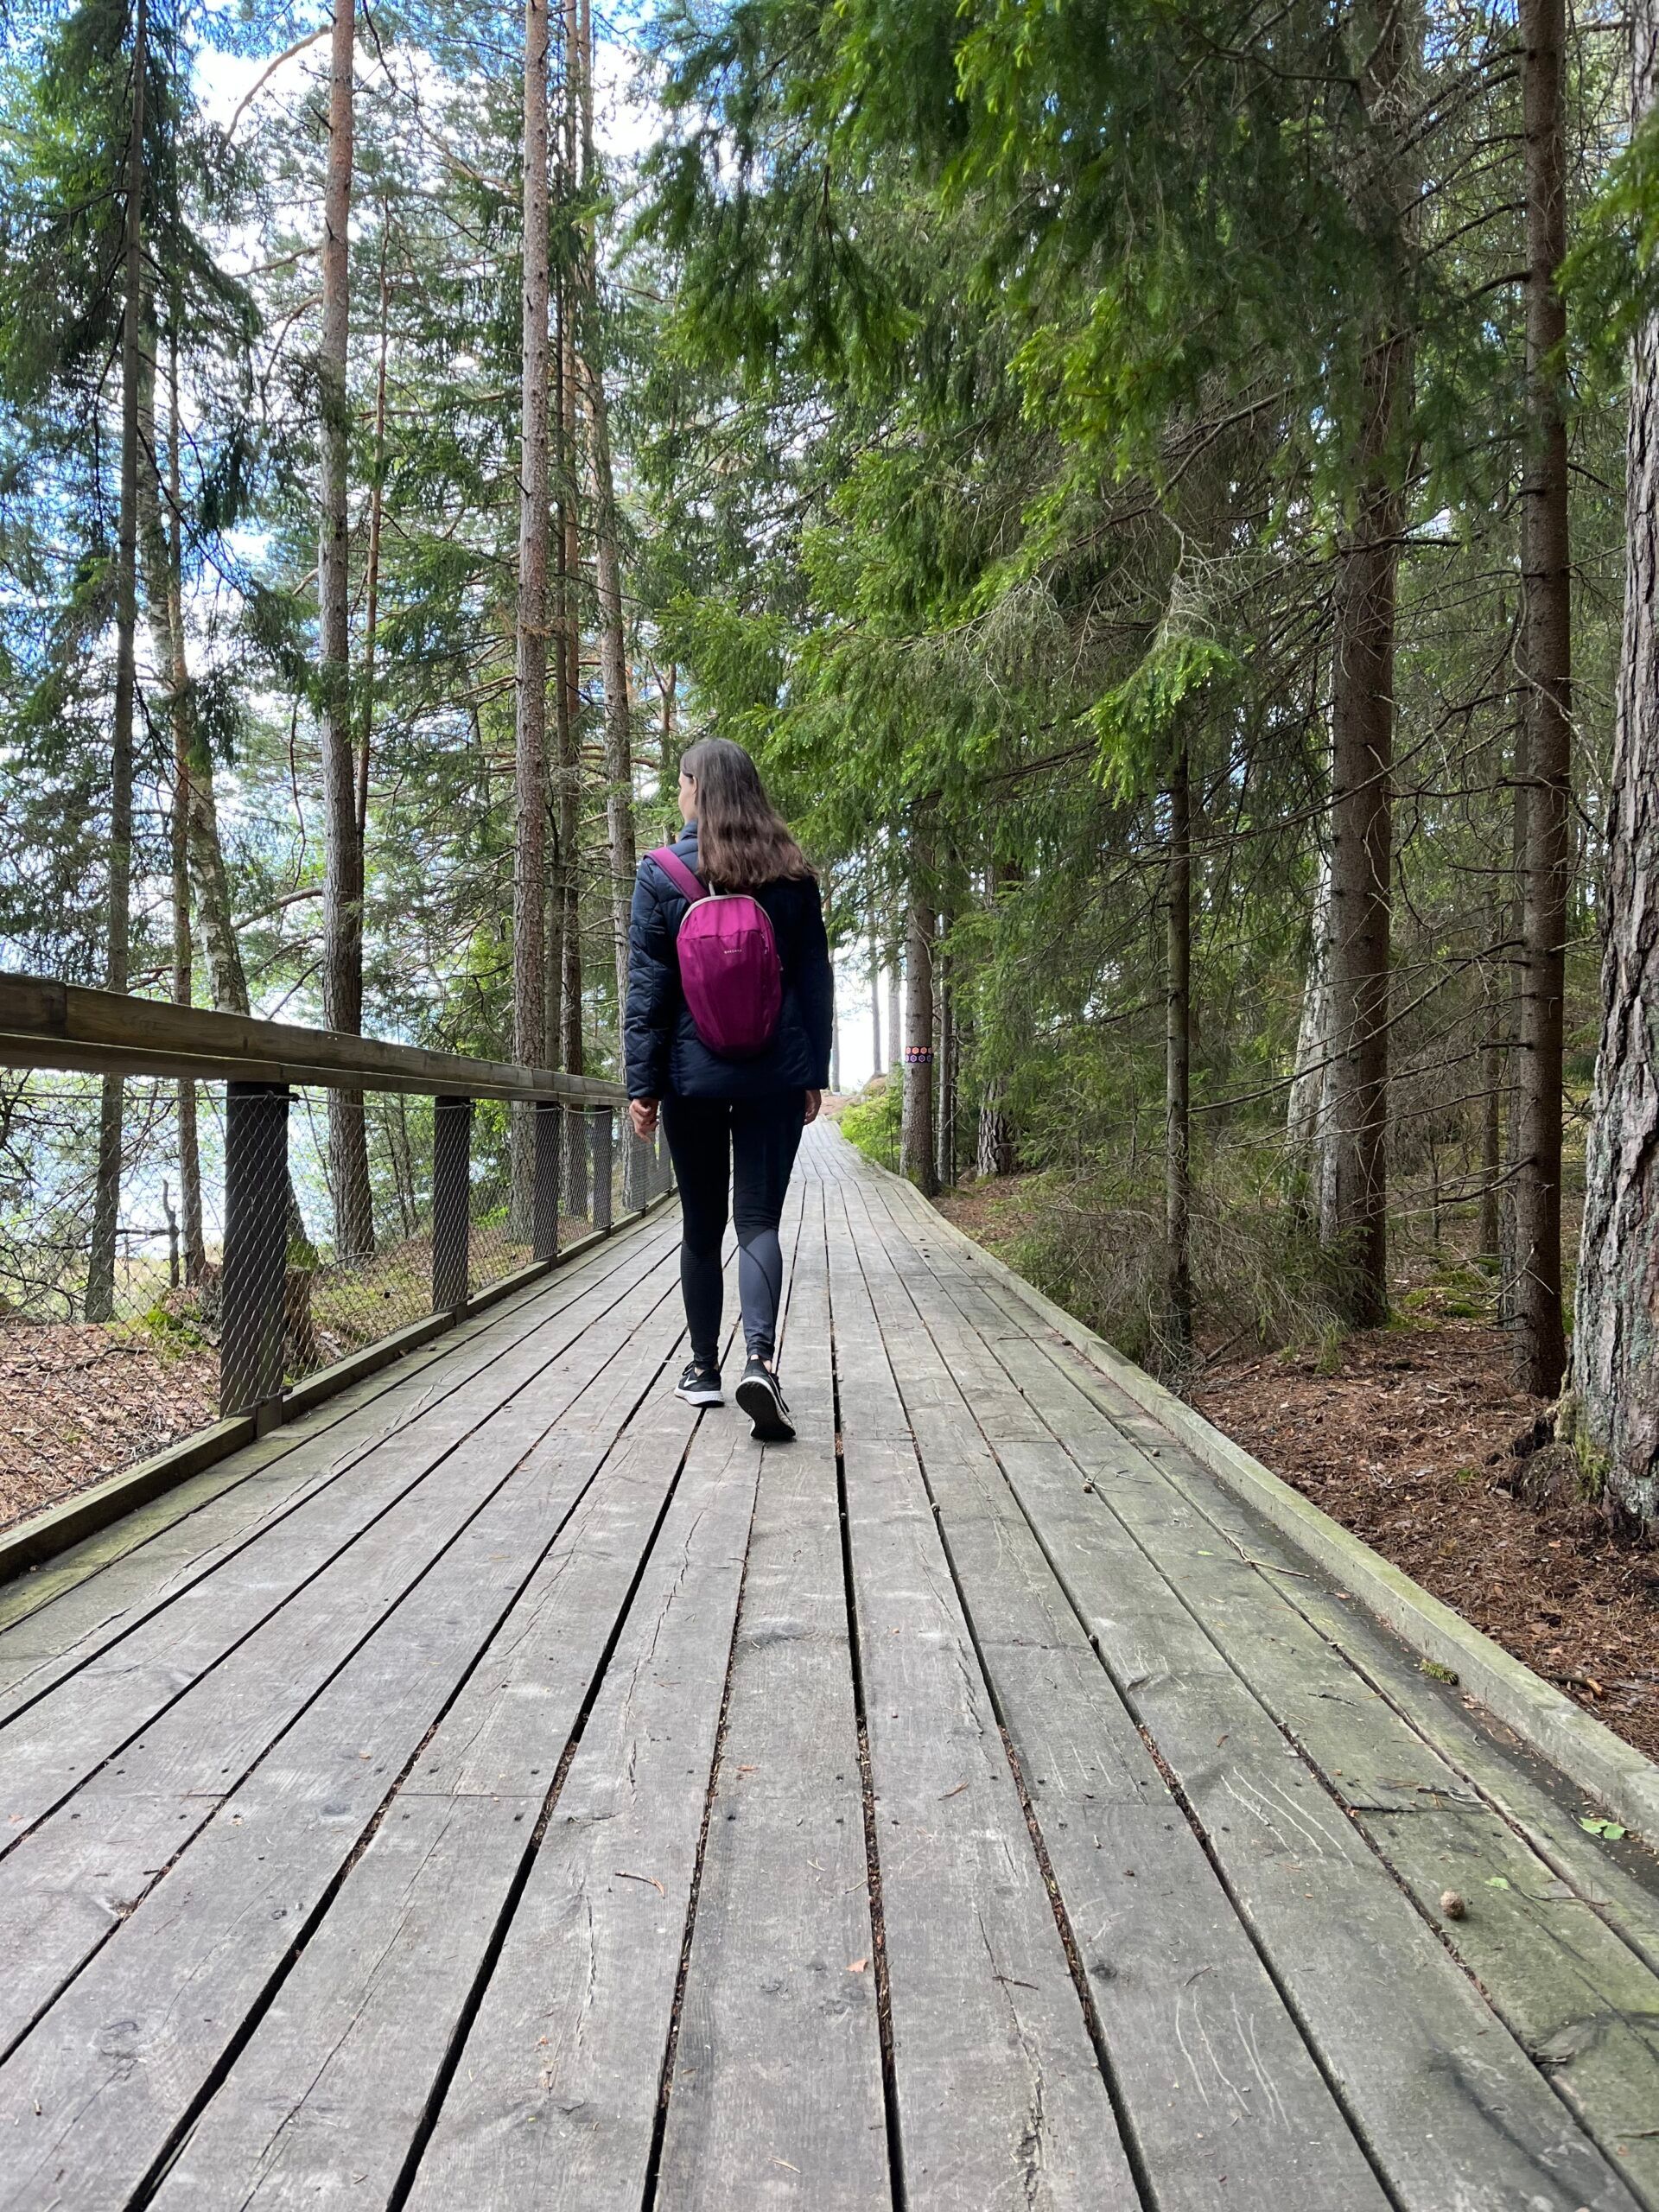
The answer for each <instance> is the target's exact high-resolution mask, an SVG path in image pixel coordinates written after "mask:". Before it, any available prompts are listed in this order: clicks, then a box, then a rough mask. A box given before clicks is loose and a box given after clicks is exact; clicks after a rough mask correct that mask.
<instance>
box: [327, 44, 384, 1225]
mask: <svg viewBox="0 0 1659 2212" xmlns="http://www.w3.org/2000/svg"><path fill="white" fill-rule="evenodd" d="M356 35H357V16H356V0H334V29H333V32H332V34H331V37H330V42H329V74H328V156H327V165H326V168H325V170H324V175H323V194H322V248H321V263H322V333H321V341H320V343H319V346H318V349H317V383H318V399H319V404H320V407H321V450H322V470H321V486H320V493H321V498H320V502H319V504H320V507H321V515H320V520H319V531H318V547H317V633H318V662H317V690H318V710H319V711H318V732H319V736H320V739H321V749H322V785H323V825H324V839H325V857H324V867H323V891H322V1020H323V1026H324V1027H325V1028H327V1029H338V1030H342V1031H344V1032H346V1033H347V1034H350V1035H353V1036H355V1035H357V1034H358V1033H359V1032H360V1031H361V1029H362V1027H363V838H362V833H361V831H360V830H359V826H358V818H357V764H356V760H355V757H354V745H353V728H352V666H351V651H352V648H351V626H350V623H351V541H350V537H349V516H348V514H347V511H346V480H347V473H348V467H349V462H350V445H351V410H350V400H349V398H348V397H347V393H346V346H347V342H348V338H349V333H350V321H351V257H350V239H349V235H348V233H349V227H350V222H351V208H352V160H353V125H354V116H353V67H354V62H355V47H356ZM328 1181H329V1185H330V1191H331V1195H332V1197H333V1200H334V1249H335V1252H336V1254H337V1255H338V1256H339V1258H340V1260H341V1261H343V1262H346V1264H348V1265H352V1264H357V1263H360V1262H363V1261H364V1260H366V1259H369V1258H372V1255H373V1252H374V1209H373V1200H372V1193H371V1191H370V1187H369V1147H368V1132H367V1129H366V1128H365V1122H364V1118H363V1094H362V1092H361V1091H360V1090H331V1091H330V1092H329V1094H328Z"/></svg>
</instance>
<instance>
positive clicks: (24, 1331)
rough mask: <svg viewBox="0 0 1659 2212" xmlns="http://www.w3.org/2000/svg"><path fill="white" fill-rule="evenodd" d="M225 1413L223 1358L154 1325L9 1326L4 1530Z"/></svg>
mask: <svg viewBox="0 0 1659 2212" xmlns="http://www.w3.org/2000/svg"><path fill="white" fill-rule="evenodd" d="M218 1418H219V1356H218V1354H217V1353H216V1352H214V1351H210V1350H207V1349H200V1348H191V1349H187V1350H181V1351H162V1350H160V1349H159V1348H158V1347H157V1344H156V1338H155V1337H154V1335H153V1334H152V1333H151V1332H149V1330H147V1329H132V1330H126V1329H105V1328H86V1327H84V1326H80V1325H73V1324H70V1323H56V1322H50V1321H22V1320H16V1319H9V1320H7V1321H5V1322H4V1323H3V1324H0V1529H3V1528H8V1527H10V1524H11V1523H12V1522H14V1521H19V1520H22V1517H23V1516H24V1515H25V1514H29V1513H37V1512H39V1511H40V1510H41V1507H43V1506H47V1505H54V1504H56V1503H57V1502H58V1500H59V1499H60V1498H63V1497H68V1496H69V1495H70V1494H71V1493H72V1492H73V1491H78V1490H85V1489H86V1488H88V1487H89V1485H91V1484H93V1483H98V1482H102V1481H103V1480H104V1478H105V1476H106V1475H114V1474H118V1473H119V1472H120V1471H121V1470H122V1469H123V1468H124V1467H129V1466H130V1465H132V1464H133V1462H134V1461H135V1460H137V1459H148V1458H149V1455H150V1454H151V1453H152V1452H159V1451H161V1450H162V1446H165V1445H168V1444H170V1443H171V1442H172V1441H173V1440H174V1439H175V1437H180V1436H188V1435H189V1434H190V1433H191V1431H192V1430H193V1429H198V1428H206V1427H207V1425H208V1423H209V1422H210V1421H216V1420H217V1419H218Z"/></svg>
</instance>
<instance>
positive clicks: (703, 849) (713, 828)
mask: <svg viewBox="0 0 1659 2212" xmlns="http://www.w3.org/2000/svg"><path fill="white" fill-rule="evenodd" d="M680 773H681V774H682V775H683V776H689V777H690V779H691V781H692V782H693V783H694V784H695V785H696V787H697V867H698V868H699V870H700V871H701V873H702V875H703V876H705V877H706V878H707V880H709V882H710V883H711V884H713V885H714V886H715V888H716V889H717V890H721V891H758V890H759V889H760V887H761V885H762V884H763V883H776V882H777V881H778V880H779V877H781V876H810V875H811V874H813V868H812V863H811V862H810V861H809V860H808V859H807V857H806V855H805V854H804V852H803V851H802V850H801V849H800V847H799V846H798V844H797V843H796V842H795V840H794V838H793V837H792V836H791V835H790V830H789V824H788V823H786V822H785V820H784V817H783V816H782V815H781V814H779V811H778V810H777V808H776V807H775V806H774V805H773V804H772V801H771V800H770V799H769V798H767V797H766V785H764V784H763V783H762V782H761V780H760V770H759V769H758V768H757V767H756V766H755V765H754V763H753V760H750V758H749V756H748V754H747V753H746V752H745V751H744V750H743V748H742V747H741V745H734V744H733V742H732V741H731V739H730V738H728V737H703V738H699V739H698V741H697V742H696V744H695V745H694V746H692V747H691V748H690V751H689V752H687V753H685V755H684V757H683V759H682V760H681V762H680Z"/></svg>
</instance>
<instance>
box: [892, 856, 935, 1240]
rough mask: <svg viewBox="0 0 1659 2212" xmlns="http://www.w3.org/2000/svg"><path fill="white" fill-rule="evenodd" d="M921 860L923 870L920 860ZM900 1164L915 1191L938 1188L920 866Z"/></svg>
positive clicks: (913, 912)
mask: <svg viewBox="0 0 1659 2212" xmlns="http://www.w3.org/2000/svg"><path fill="white" fill-rule="evenodd" d="M917 857H918V861H921V865H922V866H925V861H922V858H921V855H919V854H918V856H917ZM899 1162H900V1165H901V1166H902V1167H903V1169H904V1172H905V1173H906V1175H907V1176H908V1177H909V1178H910V1179H911V1181H912V1183H913V1184H914V1185H916V1187H917V1189H918V1191H920V1192H923V1194H924V1195H925V1197H927V1198H932V1197H933V1195H934V1194H935V1192H937V1191H938V1187H939V1179H938V1163H937V1161H936V1160H935V1159H934V1156H933V908H932V906H931V903H930V899H929V893H928V891H927V887H926V884H925V879H924V877H923V874H922V873H921V868H920V867H918V871H917V874H916V876H915V878H914V880H912V885H911V891H910V907H909V912H908V913H907V914H906V937H905V1098H904V1119H903V1122H902V1123H901V1126H900V1141H899Z"/></svg>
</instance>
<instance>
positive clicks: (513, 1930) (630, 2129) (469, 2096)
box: [409, 1201, 798, 2208]
mask: <svg viewBox="0 0 1659 2212" xmlns="http://www.w3.org/2000/svg"><path fill="white" fill-rule="evenodd" d="M797 1203H798V1201H797ZM794 1219H795V1221H797V1222H798V1215H796V1216H795V1217H794ZM792 1242H793V1238H792V1236H786V1238H785V1265H786V1267H787V1266H788V1264H789V1261H790V1254H791V1245H792ZM786 1341H787V1337H786V1335H785V1342H786ZM742 1428H743V1424H742V1423H741V1420H738V1419H735V1418H734V1416H733V1415H732V1414H730V1413H729V1412H724V1413H721V1414H716V1415H714V1416H711V1417H706V1418H705V1419H704V1421H702V1423H701V1424H700V1425H699V1427H698V1431H697V1433H696V1438H695V1439H694V1440H693V1443H692V1446H691V1449H690V1453H689V1455H688V1457H687V1460H686V1464H685V1469H684V1472H683V1475H682V1477H681V1479H680V1484H679V1487H678V1488H677V1491H676V1493H675V1497H674V1502H673V1505H672V1507H671V1510H670V1514H669V1516H668V1519H667V1521H666V1522H665V1523H664V1529H663V1532H662V1535H661V1538H660V1540H659V1541H658V1544H657V1546H656V1548H654V1550H653V1552H652V1558H651V1560H650V1562H649V1565H648V1567H647V1570H646V1573H645V1578H644V1580H642V1582H641V1585H640V1588H639V1593H638V1595H637V1597H636V1599H635V1600H634V1602H633V1604H632V1607H631V1609H630V1611H629V1615H628V1618H627V1621H626V1624H625V1626H624V1630H623V1633H622V1636H621V1638H620V1642H619V1644H618V1647H617V1649H616V1651H615V1653H614V1655H613V1658H612V1661H611V1663H610V1666H609V1668H608V1669H607V1674H606V1676H605V1680H604V1682H603V1684H602V1685H601V1690H600V1694H599V1696H598V1699H597V1700H596V1702H595V1704H594V1709H593V1711H592V1713H591V1714H590V1715H589V1718H588V1722H587V1725H586V1727H585V1729H584V1731H583V1732H582V1741H581V1745H580V1747H579V1749H578V1750H577V1751H576V1754H575V1758H574V1759H573V1761H572V1763H571V1765H570V1769H569V1774H568V1776H567V1777H566V1778H565V1781H564V1784H563V1789H562V1791H561V1793H560V1795H559V1796H558V1798H557V1800H556V1802H553V1803H551V1804H550V1806H549V1807H548V1808H547V1810H546V1813H545V1815H544V1818H545V1823H546V1825H545V1830H544V1834H543V1838H542V1840H541V1844H540V1847H539V1849H538V1851H537V1854H536V1858H535V1860H534V1863H533V1865H532V1866H531V1872H530V1877H529V1880H528V1882H527V1883H526V1885H525V1888H524V1894H523V1896H522V1897H521V1898H520V1899H519V1901H518V1907H517V1910H516V1911H515V1913H514V1916H513V1918H512V1923H511V1925H510V1927H509V1928H508V1929H507V1931H506V1937H505V1942H504V1944H503V1947H502V1949H501V1953H500V1956H499V1959H498V1961H496V1965H495V1967H494V1971H493V1974H492V1976H491V1980H490V1983H489V1986H488V1988H487V1990H486V1992H485V1993H484V1997H483V2002H482V2005H481V2006H480V2010H479V2012H478V2013H477V2016H476V2018H474V2022H473V2024H472V2029H471V2032H470V2034H469V2036H468V2037H467V2044H466V2046H465V2049H464V2050H463V2051H462V2052H461V2058H460V2062H459V2065H458V2067H457V2069H456V2071H455V2074H454V2078H453V2080H452V2081H451V2082H449V2083H448V2090H447V2094H446V2095H445V2097H444V2100H443V2103H442V2110H441V2113H440V2114H439V2116H438V2121H437V2126H436V2127H435V2131H434V2133H433V2135H432V2139H431V2140H430V2142H429V2144H428V2145H426V2146H425V2150H424V2155H423V2158H422V2159H421V2163H420V2165H419V2168H418V2171H417V2172H416V2177H415V2183H414V2187H413V2190H412V2192H411V2194H410V2198H409V2202H410V2205H411V2206H414V2207H430V2206H434V2205H442V2206H444V2207H446V2208H447V2207H448V2206H449V2205H451V2204H454V2203H478V2204H485V2203H490V2204H495V2203H499V2204H508V2203H535V2204H537V2205H538V2206H539V2205H550V2206H555V2207H556V2206H569V2207H572V2208H575V2207H577V2206H581V2207H583V2208H587V2207H589V2206H597V2205H601V2204H605V2205H608V2204H613V2203H614V2204H625V2203H630V2202H639V2200H640V2197H641V2195H642V2192H643V2190H644V2188H645V2178H646V2174H647V2171H648V2169H649V2165H650V2162H651V2157H652V2140H653V2136H654V2133H655V2128H656V2121H657V2112H658V2094H659V2084H660V2082H661V2078H662V2075H663V2072H664V2066H665V2063H666V2053H667V2047H668V2044H669V2039H670V2035H671V2025H672V2018H673V2011H674V2002H675V1996H676V1990H677V1979H678V1972H679V1967H680V1963H681V1959H682V1955H683V1947H684V1943H685V1941H686V1937H687V1934H688V1932H689V1929H690V1926H691V1924H692V1915H693V1913H694V1909H695V1890H696V1876H697V1869H698V1866H699V1865H700V1863H701V1857H702V1840H703V1834H704V1824H705V1820H706V1815H707V1810H708V1803H709V1791H710V1789H711V1788H712V1787H713V1786H714V1782H715V1774H714V1762H715V1753H716V1745H717V1738H718V1729H719V1723H720V1718H721V1700H722V1695H723V1690H724V1685H725V1682H726V1679H727V1676H728V1669H729V1666H730V1661H731V1650H732V1640H733V1637H734V1630H735V1622H736V1614H737V1609H738V1605H739V1602H740V1598H741V1589H742V1584H743V1572H744V1555H745V1550H746V1547H747V1541H748V1535H749V1529H750V1525H751V1521H752V1518H753V1509H754V1494H755V1483H756V1478H757V1475H758V1471H759V1463H760V1451H759V1449H758V1447H756V1446H753V1445H752V1444H751V1443H750V1442H749V1440H748V1439H747V1436H746V1435H744V1434H743V1433H742ZM522 1756H523V1754H522V1752H521V1753H520V1757H521V1758H522ZM473 1758H474V1755H473V1753H472V1751H471V1750H470V1747H469V1751H468V1754H467V1760H466V1761H465V1762H463V1766H462V1771H464V1770H465V1768H466V1766H467V1765H470V1764H472V1763H473ZM440 1771H442V1766H440ZM486 1771H487V1768H486ZM424 1779H425V1763H424V1762H423V1769H422V1774H421V1776H420V1777H417V1780H424Z"/></svg>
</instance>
